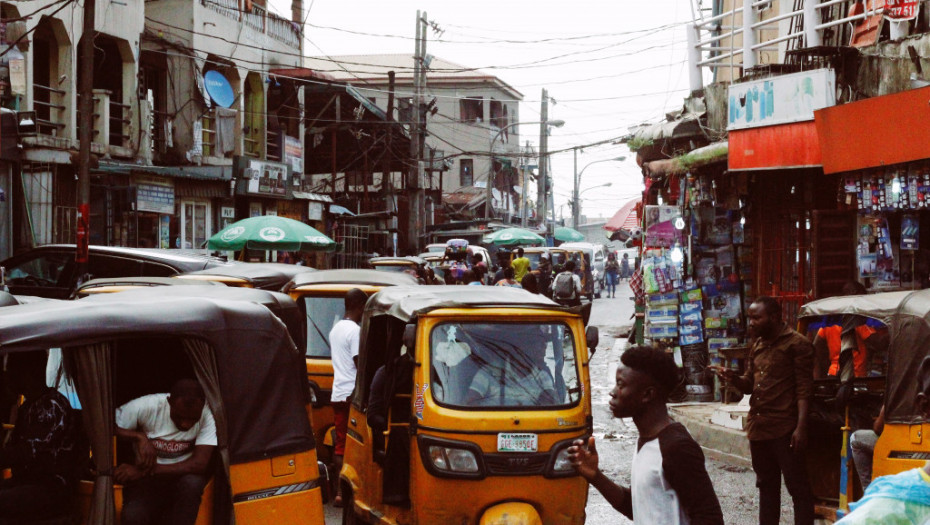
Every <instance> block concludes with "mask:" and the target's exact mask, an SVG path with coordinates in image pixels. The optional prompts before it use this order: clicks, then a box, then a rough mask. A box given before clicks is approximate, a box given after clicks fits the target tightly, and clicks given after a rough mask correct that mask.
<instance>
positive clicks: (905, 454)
mask: <svg viewBox="0 0 930 525" xmlns="http://www.w3.org/2000/svg"><path fill="white" fill-rule="evenodd" d="M888 457H889V458H891V459H917V460H921V461H927V460H930V452H916V451H905V450H895V451H892V452H891V453H890V454H888Z"/></svg>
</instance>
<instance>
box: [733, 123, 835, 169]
mask: <svg viewBox="0 0 930 525" xmlns="http://www.w3.org/2000/svg"><path fill="white" fill-rule="evenodd" d="M729 140H730V160H729V168H730V170H731V171H749V170H773V169H794V168H819V167H820V165H821V163H822V160H821V153H820V152H821V145H820V140H819V138H818V137H817V128H816V127H815V126H814V123H813V122H793V123H790V124H779V125H776V126H765V127H761V128H749V129H734V130H732V131H730V134H729Z"/></svg>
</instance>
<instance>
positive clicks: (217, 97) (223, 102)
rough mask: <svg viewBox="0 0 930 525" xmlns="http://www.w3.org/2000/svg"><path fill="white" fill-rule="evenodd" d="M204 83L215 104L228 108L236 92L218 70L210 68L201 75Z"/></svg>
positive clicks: (234, 99)
mask: <svg viewBox="0 0 930 525" xmlns="http://www.w3.org/2000/svg"><path fill="white" fill-rule="evenodd" d="M203 77H204V83H205V84H206V86H205V87H206V89H207V93H208V94H209V95H210V98H211V99H213V102H216V105H217V106H222V107H224V108H228V107H229V106H232V104H233V102H235V101H236V94H235V93H233V88H232V86H231V85H230V84H229V81H228V80H226V77H224V76H223V74H222V73H220V72H219V71H216V70H213V69H211V70H210V71H207V73H206V74H205V75H204V76H203Z"/></svg>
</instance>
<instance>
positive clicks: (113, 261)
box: [87, 254, 142, 279]
mask: <svg viewBox="0 0 930 525" xmlns="http://www.w3.org/2000/svg"><path fill="white" fill-rule="evenodd" d="M87 269H88V271H89V272H90V274H91V276H93V277H94V278H95V279H103V278H108V277H138V276H140V275H142V263H141V262H140V261H137V260H135V259H127V258H125V257H115V256H112V255H95V254H90V259H88V262H87Z"/></svg>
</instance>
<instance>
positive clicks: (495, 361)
mask: <svg viewBox="0 0 930 525" xmlns="http://www.w3.org/2000/svg"><path fill="white" fill-rule="evenodd" d="M430 353H431V362H432V367H431V392H432V396H433V399H435V400H436V402H438V403H440V404H442V405H447V406H455V407H487V408H493V409H505V408H513V407H532V408H550V407H561V406H569V405H574V404H576V403H578V401H579V400H580V399H581V391H582V388H581V384H580V382H579V377H578V372H577V367H576V363H575V343H574V338H573V335H572V332H571V330H570V329H569V328H568V327H567V326H566V325H564V324H562V323H503V322H502V323H444V324H441V325H439V326H437V327H436V328H434V329H433V332H432V334H431V335H430Z"/></svg>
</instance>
